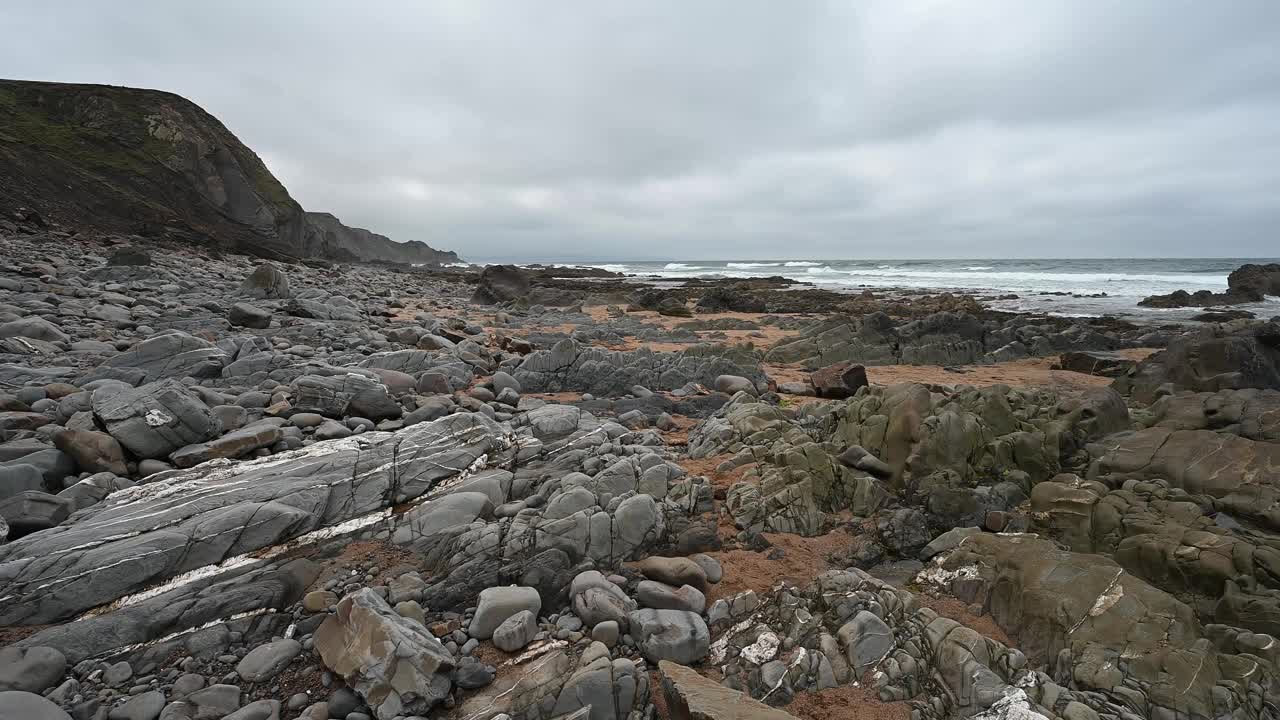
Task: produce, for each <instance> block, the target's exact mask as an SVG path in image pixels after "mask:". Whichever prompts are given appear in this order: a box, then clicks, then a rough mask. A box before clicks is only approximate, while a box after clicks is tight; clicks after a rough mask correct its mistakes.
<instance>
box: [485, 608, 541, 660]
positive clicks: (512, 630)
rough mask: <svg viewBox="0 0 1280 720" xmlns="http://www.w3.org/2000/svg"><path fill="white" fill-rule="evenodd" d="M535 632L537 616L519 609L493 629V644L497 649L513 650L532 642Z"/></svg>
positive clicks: (536, 631)
mask: <svg viewBox="0 0 1280 720" xmlns="http://www.w3.org/2000/svg"><path fill="white" fill-rule="evenodd" d="M537 633H538V618H537V616H536V615H535V614H534V613H532V612H530V611H528V610H521V611H520V612H518V613H516V614H515V615H512V616H511V617H509V618H507V619H506V620H504V621H503V622H502V624H501V625H499V626H498V629H497V630H494V631H493V644H494V646H495V647H497V648H498V649H499V650H504V651H506V652H515V651H516V650H519V649H521V648H523V647H524V646H525V645H528V644H529V643H530V642H532V641H533V636H534V635H536V634H537Z"/></svg>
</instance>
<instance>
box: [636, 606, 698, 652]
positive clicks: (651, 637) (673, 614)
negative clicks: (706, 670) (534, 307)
mask: <svg viewBox="0 0 1280 720" xmlns="http://www.w3.org/2000/svg"><path fill="white" fill-rule="evenodd" d="M630 620H631V634H632V635H633V636H634V637H635V638H636V641H637V643H638V644H639V646H640V651H641V653H642V654H643V655H644V657H645V659H646V660H648V661H649V662H652V663H657V662H658V661H660V660H671V661H673V662H678V663H680V664H682V665H689V664H692V663H695V662H698V661H699V660H701V659H702V658H704V657H706V656H707V650H708V648H709V646H710V643H711V636H710V631H708V629H707V624H706V622H704V621H703V619H702V616H701V615H698V614H697V613H692V612H686V611H683V610H653V609H643V610H636V611H634V612H632V613H631V615H630Z"/></svg>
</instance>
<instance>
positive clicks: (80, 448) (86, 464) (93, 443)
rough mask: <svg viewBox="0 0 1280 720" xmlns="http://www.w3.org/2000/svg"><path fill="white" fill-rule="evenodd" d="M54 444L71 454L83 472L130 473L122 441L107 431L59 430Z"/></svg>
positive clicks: (54, 437)
mask: <svg viewBox="0 0 1280 720" xmlns="http://www.w3.org/2000/svg"><path fill="white" fill-rule="evenodd" d="M53 444H54V445H55V446H56V447H57V448H58V449H59V450H61V451H62V452H64V453H66V454H67V455H70V456H71V459H72V460H75V462H76V465H77V466H78V467H79V468H80V470H81V471H83V472H87V473H99V472H109V473H112V474H113V475H128V474H129V468H128V466H126V465H125V460H124V450H123V449H122V448H121V447H120V443H119V442H117V441H116V439H115V438H113V437H111V436H110V435H108V434H107V433H101V432H97V431H95V430H59V431H58V432H57V433H55V434H54V436H53Z"/></svg>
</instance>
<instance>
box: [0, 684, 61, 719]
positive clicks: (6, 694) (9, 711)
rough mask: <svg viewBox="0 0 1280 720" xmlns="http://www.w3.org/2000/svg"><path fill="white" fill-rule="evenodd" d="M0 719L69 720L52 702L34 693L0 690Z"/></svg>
mask: <svg viewBox="0 0 1280 720" xmlns="http://www.w3.org/2000/svg"><path fill="white" fill-rule="evenodd" d="M0 720H71V716H70V715H68V714H67V713H66V712H64V711H63V710H62V708H60V707H58V706H57V705H55V704H54V703H52V702H50V701H48V700H45V699H44V698H42V697H40V696H39V695H36V694H34V693H29V692H22V691H18V690H10V691H0Z"/></svg>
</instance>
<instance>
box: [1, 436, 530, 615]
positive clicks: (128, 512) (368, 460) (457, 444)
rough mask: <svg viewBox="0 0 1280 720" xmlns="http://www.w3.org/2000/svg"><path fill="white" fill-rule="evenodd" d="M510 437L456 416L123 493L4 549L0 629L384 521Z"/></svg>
mask: <svg viewBox="0 0 1280 720" xmlns="http://www.w3.org/2000/svg"><path fill="white" fill-rule="evenodd" d="M505 438H506V435H505V433H504V431H503V430H502V429H501V428H499V426H498V425H497V424H495V423H494V422H493V421H492V420H489V419H488V418H486V417H484V416H483V415H481V414H479V413H459V414H455V415H450V416H448V417H445V418H442V419H440V420H437V421H435V422H432V423H422V424H419V425H414V426H413V427H411V428H408V429H406V430H404V431H402V432H400V433H397V434H391V433H380V432H373V433H365V434H363V435H358V436H355V437H351V438H346V439H342V440H332V441H327V442H320V443H316V444H315V445H312V446H310V447H308V448H305V449H302V450H296V451H293V452H287V453H280V454H278V455H273V456H271V457H268V458H263V459H261V460H255V461H249V462H240V463H234V464H233V463H230V462H224V461H214V462H208V463H205V464H203V465H201V466H200V467H197V468H193V469H191V470H187V471H175V472H172V473H167V474H165V475H164V476H161V477H159V478H158V479H156V480H155V481H154V482H150V483H147V484H145V485H139V486H136V487H132V488H127V489H125V490H121V491H118V492H115V493H113V494H111V495H110V496H109V497H108V498H107V499H106V500H104V501H103V502H102V503H100V504H98V505H95V506H93V507H91V508H87V509H85V510H84V511H81V512H80V513H77V515H76V516H75V518H74V519H72V520H71V521H70V522H67V523H65V524H63V525H60V526H58V527H56V528H52V529H50V530H47V531H44V532H41V533H38V534H37V535H35V536H32V537H30V538H24V539H21V540H18V541H16V542H12V543H9V544H7V545H2V546H0V625H13V624H38V623H49V622H55V621H58V620H65V619H68V618H71V617H74V616H76V615H78V614H80V613H83V612H85V611H86V610H89V609H91V608H95V607H98V606H100V605H103V604H105V603H109V602H112V601H114V600H117V599H119V598H121V597H124V596H126V595H129V594H132V593H135V592H138V591H139V590H142V589H144V588H147V587H148V586H150V585H151V584H153V583H161V582H164V581H166V580H169V579H171V578H173V577H175V576H177V575H179V574H182V573H186V572H190V571H192V570H197V569H201V568H208V567H209V566H211V565H213V564H216V563H222V562H223V561H225V560H227V559H229V558H236V557H239V556H243V555H245V554H246V553H251V552H253V551H255V550H260V549H262V548H266V547H269V546H273V545H276V544H279V543H282V542H284V541H287V540H291V539H294V538H297V537H299V536H301V535H304V534H307V533H312V532H315V531H319V530H321V529H325V528H333V527H334V526H337V525H340V524H349V523H348V521H353V522H360V521H362V519H363V520H364V521H367V522H370V523H371V522H376V521H378V520H380V519H381V514H380V512H381V511H382V510H383V509H385V508H389V507H391V506H393V505H396V504H398V503H403V502H406V501H408V500H412V499H414V498H417V497H419V496H421V495H423V494H424V493H426V492H427V491H429V490H431V489H432V488H433V487H435V486H436V485H438V484H440V483H443V482H446V481H448V480H450V479H454V478H456V477H458V476H459V475H461V474H463V473H464V472H466V471H468V470H470V469H473V466H474V465H476V464H477V463H478V462H480V463H482V462H483V460H482V458H483V457H485V456H487V455H488V454H489V453H491V452H493V451H494V450H496V449H498V448H500V447H503V446H504V443H505ZM344 527H346V525H344ZM330 532H332V531H330Z"/></svg>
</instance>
